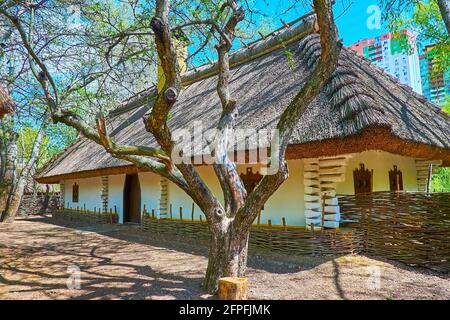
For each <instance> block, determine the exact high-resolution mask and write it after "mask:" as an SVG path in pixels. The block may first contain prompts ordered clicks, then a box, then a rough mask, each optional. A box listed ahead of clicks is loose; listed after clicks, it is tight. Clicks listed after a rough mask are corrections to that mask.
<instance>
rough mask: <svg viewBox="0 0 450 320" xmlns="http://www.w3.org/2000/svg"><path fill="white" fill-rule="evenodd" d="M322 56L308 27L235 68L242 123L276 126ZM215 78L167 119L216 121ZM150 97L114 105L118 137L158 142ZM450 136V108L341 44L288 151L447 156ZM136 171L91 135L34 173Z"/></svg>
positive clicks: (208, 124)
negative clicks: (149, 127)
mask: <svg viewBox="0 0 450 320" xmlns="http://www.w3.org/2000/svg"><path fill="white" fill-rule="evenodd" d="M286 52H290V54H286ZM288 56H292V59H289V58H288ZM319 56H320V44H319V37H318V35H317V34H311V35H308V36H305V37H303V38H302V39H301V40H300V41H296V42H295V43H292V44H290V45H287V46H286V47H285V48H281V49H277V50H275V51H272V52H268V53H267V54H265V55H264V56H260V57H258V58H256V59H253V60H251V61H248V62H246V63H245V64H242V65H239V66H237V67H235V68H233V69H232V81H231V90H232V96H233V97H234V98H235V99H236V100H237V101H238V103H239V117H238V120H237V121H238V122H237V128H255V129H260V128H274V127H275V126H276V124H277V121H278V119H279V117H280V115H281V113H282V112H283V110H284V109H285V108H286V106H287V105H288V104H289V103H290V102H291V100H292V98H293V97H294V95H295V94H296V93H297V92H298V90H299V89H300V87H301V85H302V82H303V81H304V79H305V77H306V76H307V74H308V73H309V72H310V71H311V70H312V67H313V65H314V63H316V62H317V60H318V57H319ZM216 84H217V77H216V76H212V77H209V78H207V79H203V80H200V81H197V82H195V83H193V84H191V85H190V86H189V87H187V88H186V89H185V90H184V91H183V92H182V93H181V95H180V97H179V100H178V102H177V104H176V105H175V107H174V109H173V112H172V116H171V120H170V126H171V127H172V128H173V129H176V128H191V127H192V124H193V122H194V121H203V128H204V130H207V129H210V128H215V127H216V125H217V121H218V119H219V116H220V112H221V107H220V103H219V98H218V96H217V93H216ZM148 92H150V93H151V92H152V90H149V91H148ZM154 93H155V92H154V89H153V94H154ZM145 100H146V102H147V103H148V104H147V105H136V104H135V105H134V106H133V107H134V109H132V110H129V109H126V108H125V109H122V110H121V112H124V113H122V114H120V113H121V112H116V113H113V116H112V118H111V119H110V125H111V130H110V131H111V132H112V136H113V137H114V139H115V140H116V141H118V142H119V143H120V142H122V143H127V144H131V143H133V144H137V145H154V139H153V137H152V136H151V135H150V134H149V133H147V132H146V131H145V129H144V125H143V121H142V116H143V115H144V114H145V113H147V112H148V110H149V105H150V107H151V103H152V102H151V101H152V100H151V94H150V95H149V96H148V97H147V98H146V99H145ZM122 108H123V107H122ZM449 137H450V117H449V116H448V115H447V114H444V113H443V112H441V111H440V109H439V108H438V107H437V106H435V105H433V104H431V103H429V102H427V101H426V99H425V98H424V97H423V96H420V95H418V94H416V93H414V92H413V91H412V90H411V89H410V88H409V87H407V86H404V85H401V84H400V83H399V82H398V81H397V80H396V79H395V78H393V77H391V76H389V75H387V74H385V73H384V72H383V71H382V70H381V69H380V68H378V67H377V66H375V65H373V64H372V63H371V62H370V61H369V60H366V59H365V58H362V57H359V56H357V55H356V54H355V53H353V52H352V51H350V50H348V49H343V50H342V52H341V54H340V58H339V64H338V67H337V70H336V71H335V73H334V75H333V77H332V80H331V81H330V82H329V84H328V85H327V86H326V88H325V89H324V90H323V92H322V93H321V94H320V95H319V96H318V97H317V98H316V99H315V101H314V102H313V103H312V104H311V105H310V106H309V107H308V108H307V110H306V112H305V113H304V114H303V115H302V117H301V120H300V121H299V123H298V125H297V127H296V128H295V130H294V133H293V135H292V139H291V141H290V146H289V148H288V151H287V158H288V159H300V158H310V157H317V156H328V155H337V154H342V153H352V152H361V151H365V150H385V151H388V152H392V153H396V154H402V155H406V156H411V157H417V158H430V159H442V160H447V161H449V160H450V139H449ZM134 171H136V169H135V168H134V167H132V166H130V165H129V164H127V163H126V162H124V161H121V160H118V159H115V158H113V157H111V156H110V155H109V154H107V153H106V152H105V151H104V150H103V148H102V147H100V146H98V145H96V144H95V143H94V142H91V141H88V140H86V139H81V140H79V141H78V142H76V143H75V144H74V145H72V146H71V147H70V148H68V149H67V150H66V151H65V152H64V153H62V154H61V155H60V156H59V157H57V158H56V159H55V160H54V161H52V162H51V163H50V164H49V165H48V166H47V167H46V168H45V169H44V170H43V171H42V172H41V173H40V174H39V175H38V177H37V178H38V181H40V182H47V183H51V182H57V181H59V180H61V179H64V178H69V177H74V176H77V177H89V176H100V175H107V174H118V173H129V172H134Z"/></svg>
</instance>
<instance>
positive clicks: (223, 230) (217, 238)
mask: <svg viewBox="0 0 450 320" xmlns="http://www.w3.org/2000/svg"><path fill="white" fill-rule="evenodd" d="M248 239H249V232H248V231H247V232H244V233H243V232H241V230H238V229H237V228H236V227H235V225H234V224H230V225H229V226H225V225H224V223H223V224H222V226H221V227H220V230H215V231H213V232H211V241H210V247H209V258H208V268H207V270H206V275H205V280H204V282H203V287H204V289H205V290H206V291H207V292H210V293H215V292H217V289H218V283H219V279H220V278H222V277H244V276H245V272H246V269H247V252H248Z"/></svg>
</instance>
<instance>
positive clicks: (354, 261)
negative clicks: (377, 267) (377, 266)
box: [334, 256, 373, 266]
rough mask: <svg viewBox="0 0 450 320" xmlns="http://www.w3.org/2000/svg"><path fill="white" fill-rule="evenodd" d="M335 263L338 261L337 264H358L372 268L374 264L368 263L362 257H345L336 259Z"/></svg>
mask: <svg viewBox="0 0 450 320" xmlns="http://www.w3.org/2000/svg"><path fill="white" fill-rule="evenodd" d="M334 261H336V262H337V263H342V264H344V263H349V264H350V263H351V264H356V265H359V266H371V265H372V264H373V263H370V262H369V261H367V260H366V259H365V258H364V257H360V256H345V257H339V258H336V259H335V260H334Z"/></svg>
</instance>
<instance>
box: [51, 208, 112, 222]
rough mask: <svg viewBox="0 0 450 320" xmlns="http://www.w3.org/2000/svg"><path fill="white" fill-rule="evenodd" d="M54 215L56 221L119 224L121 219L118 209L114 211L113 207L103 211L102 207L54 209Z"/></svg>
mask: <svg viewBox="0 0 450 320" xmlns="http://www.w3.org/2000/svg"><path fill="white" fill-rule="evenodd" d="M52 217H53V219H55V220H56V221H58V220H60V221H70V222H77V223H86V224H93V223H101V224H117V223H118V221H119V215H118V214H117V210H115V212H113V211H112V209H111V210H110V211H109V212H102V211H101V210H100V209H99V211H89V210H80V209H60V210H57V211H54V212H53V214H52Z"/></svg>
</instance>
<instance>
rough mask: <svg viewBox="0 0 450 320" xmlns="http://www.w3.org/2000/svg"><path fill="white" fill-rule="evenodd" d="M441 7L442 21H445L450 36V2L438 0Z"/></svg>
mask: <svg viewBox="0 0 450 320" xmlns="http://www.w3.org/2000/svg"><path fill="white" fill-rule="evenodd" d="M437 2H438V5H439V11H440V12H441V16H442V20H444V23H445V27H446V28H447V33H448V35H449V36H450V1H449V0H437Z"/></svg>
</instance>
